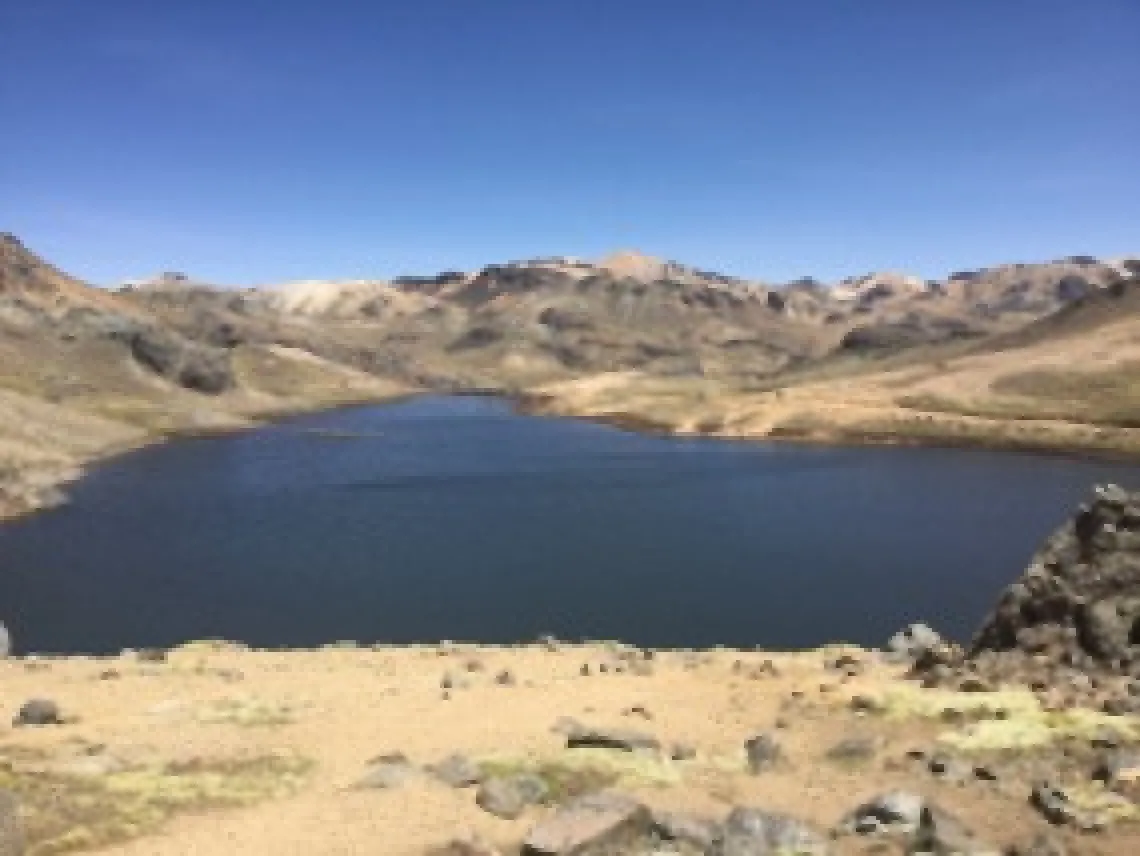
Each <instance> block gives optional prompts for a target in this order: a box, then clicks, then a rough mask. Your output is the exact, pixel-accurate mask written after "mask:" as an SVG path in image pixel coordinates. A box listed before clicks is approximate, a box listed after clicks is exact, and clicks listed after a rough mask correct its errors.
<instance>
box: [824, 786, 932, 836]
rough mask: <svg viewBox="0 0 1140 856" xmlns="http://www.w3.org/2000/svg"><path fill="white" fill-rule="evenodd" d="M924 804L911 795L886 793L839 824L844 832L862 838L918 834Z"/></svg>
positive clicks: (916, 796)
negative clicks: (865, 836)
mask: <svg viewBox="0 0 1140 856" xmlns="http://www.w3.org/2000/svg"><path fill="white" fill-rule="evenodd" d="M925 808H926V800H925V799H923V797H922V796H920V795H919V794H915V793H911V792H910V791H887V792H886V793H884V794H879V795H878V796H875V797H872V798H871V799H869V800H867V801H866V802H864V803H862V804H860V805H859V806H858V807H857V808H856V809H855V810H854V811H852V812H851V813H850V814H849V815H848V816H847V817H846V818H845V819H844V820H843V822H842V823H841V824H840V829H841V830H842V831H844V832H857V833H859V834H861V835H867V834H872V833H880V832H886V833H904V834H907V835H909V834H912V833H914V832H917V831H918V826H919V824H920V823H921V822H922V812H923V809H925Z"/></svg>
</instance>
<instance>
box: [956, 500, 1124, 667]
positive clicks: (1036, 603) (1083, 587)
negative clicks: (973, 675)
mask: <svg viewBox="0 0 1140 856" xmlns="http://www.w3.org/2000/svg"><path fill="white" fill-rule="evenodd" d="M1010 651H1013V652H1018V653H1021V654H1028V655H1035V654H1039V655H1043V656H1042V657H1041V659H1042V660H1050V661H1052V662H1060V663H1069V664H1073V665H1075V666H1078V667H1084V666H1093V667H1097V668H1102V669H1108V670H1113V671H1118V672H1120V671H1124V670H1125V669H1126V668H1127V667H1128V666H1129V665H1130V664H1132V663H1140V493H1136V494H1131V493H1128V492H1127V491H1125V490H1123V489H1121V488H1119V487H1117V486H1115V485H1104V486H1100V487H1097V488H1096V489H1094V491H1093V496H1092V499H1091V501H1090V502H1089V503H1088V504H1086V505H1084V506H1082V507H1081V508H1080V509H1079V510H1078V511H1077V513H1076V514H1075V515H1074V516H1073V517H1072V518H1071V519H1070V520H1069V521H1067V522H1066V523H1065V524H1064V525H1063V526H1062V527H1061V528H1060V529H1058V530H1057V531H1056V532H1054V533H1053V534H1052V535H1051V536H1050V537H1049V538H1048V540H1046V542H1045V544H1044V545H1043V546H1042V547H1041V549H1040V550H1039V551H1038V552H1037V554H1036V555H1035V556H1034V557H1033V559H1032V561H1031V562H1030V565H1029V568H1028V569H1027V570H1026V571H1025V572H1024V573H1023V574H1022V576H1021V577H1020V578H1019V579H1018V580H1016V581H1015V582H1014V583H1012V584H1011V585H1010V586H1009V587H1008V588H1007V589H1006V590H1005V591H1004V592H1003V593H1002V595H1001V597H1000V598H999V600H998V603H997V605H996V606H995V608H994V609H993V611H992V612H991V613H990V614H989V615H988V616H987V617H986V619H985V621H984V622H983V623H982V626H981V628H980V629H979V630H978V632H977V634H976V635H975V637H974V640H973V643H972V646H971V650H970V657H971V658H977V657H979V656H980V655H982V654H984V653H986V652H1010Z"/></svg>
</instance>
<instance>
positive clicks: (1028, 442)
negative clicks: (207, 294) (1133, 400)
mask: <svg viewBox="0 0 1140 856" xmlns="http://www.w3.org/2000/svg"><path fill="white" fill-rule="evenodd" d="M435 395H443V396H457V397H478V398H498V399H501V400H503V401H505V402H507V403H508V404H509V405H510V406H511V408H512V409H513V410H514V411H515V412H516V413H519V414H521V415H525V416H541V417H544V418H552V419H576V420H581V421H585V422H593V423H595V424H599V425H606V426H609V427H612V428H617V429H620V430H623V431H629V432H633V433H637V434H643V435H647V436H658V437H675V438H678V439H684V438H700V439H708V440H722V441H727V442H740V443H771V444H780V445H785V444H786V445H793V446H810V447H820V448H836V449H844V448H847V449H850V448H879V447H886V448H889V447H899V448H935V449H938V448H944V449H961V450H970V449H977V450H981V451H993V452H1006V453H1011V454H1024V455H1040V456H1047V457H1051V458H1061V459H1068V460H1075V461H1097V462H1109V463H1120V464H1134V463H1136V462H1137V461H1140V450H1137V451H1130V450H1126V449H1115V448H1100V447H1095V446H1092V445H1089V444H1082V443H1080V442H1077V441H1075V440H1072V441H1069V442H1063V441H1058V442H1049V441H1041V440H1036V439H1028V438H1016V437H1013V436H1010V435H1009V434H1004V435H1003V434H1001V433H999V432H992V433H988V434H978V435H970V436H953V435H951V434H948V433H942V434H933V435H931V434H927V435H923V434H920V433H915V432H908V431H906V430H903V429H904V428H905V426H898V429H897V430H880V431H876V432H868V431H863V430H859V429H857V428H855V429H852V428H845V427H843V426H839V425H836V426H832V427H830V428H823V429H819V428H817V429H815V430H813V431H811V432H805V433H802V434H795V433H784V432H778V431H774V432H770V433H767V434H757V433H749V432H744V431H741V432H732V431H715V430H708V431H694V430H689V429H686V428H684V427H682V426H680V425H678V424H677V423H676V422H670V421H668V420H665V419H660V418H655V417H653V416H650V415H646V414H643V413H638V412H632V411H607V412H591V411H590V410H589V409H586V408H575V405H574V403H573V402H568V401H565V400H562V399H560V398H559V397H558V396H552V395H548V394H542V393H530V392H525V391H524V392H517V391H515V392H512V391H508V390H502V391H497V390H493V389H487V388H473V389H470V390H447V391H436V390H431V389H413V390H407V391H404V392H400V393H395V394H390V395H384V396H379V397H375V398H371V397H368V398H362V399H359V400H351V401H338V402H335V403H332V404H329V403H325V402H321V403H314V404H313V406H298V407H286V408H276V409H266V410H262V411H257V412H254V413H250V414H248V417H249V421H248V422H244V423H234V424H227V425H211V426H182V427H177V428H174V429H171V430H168V431H164V432H161V433H156V434H149V435H146V434H144V435H141V436H139V437H138V438H137V439H134V440H131V441H126V442H118V443H112V444H109V445H108V446H106V447H103V448H101V449H99V450H98V451H96V452H95V453H94V454H92V455H90V456H87V457H85V458H83V459H80V460H77V461H74V462H70V463H69V464H63V465H54V466H50V467H45V466H43V465H40V464H30V465H28V466H27V467H26V468H25V469H24V470H23V471H21V469H20V468H19V467H13V468H10V470H9V472H7V473H4V474H2V476H3V477H2V478H0V526H2V525H4V523H6V522H9V521H13V520H17V519H20V518H22V517H27V516H30V515H34V514H37V513H41V512H46V511H51V510H52V509H54V508H58V507H60V506H64V505H66V504H67V503H68V501H69V498H68V495H67V492H66V490H65V489H66V487H67V486H68V485H71V484H74V483H75V482H77V481H79V480H81V479H82V478H84V477H85V476H86V475H87V474H88V473H90V472H91V470H92V469H93V468H95V467H98V466H99V465H101V464H103V463H105V462H107V461H109V460H112V459H114V458H117V457H119V456H122V455H125V454H129V453H130V452H134V451H138V450H140V449H145V448H149V447H152V446H155V445H159V444H164V443H167V442H176V441H178V440H180V439H189V438H195V437H212V436H219V437H223V436H229V435H233V434H237V433H244V432H249V431H256V430H258V429H260V428H264V427H267V426H271V425H280V424H287V423H288V422H290V421H293V420H296V419H304V418H305V417H308V416H315V415H318V414H322V413H335V412H337V411H340V410H353V409H358V408H368V407H377V406H389V405H396V404H400V403H401V402H404V401H408V400H411V399H415V398H422V397H425V396H435ZM692 418H697V417H695V416H694V417H690V419H692ZM697 421H698V423H699V418H697ZM1088 427H1095V426H1088ZM6 496H15V497H16V500H15V501H14V502H12V501H9V502H8V503H5V501H4V500H5V498H6Z"/></svg>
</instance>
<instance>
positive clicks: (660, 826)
mask: <svg viewBox="0 0 1140 856" xmlns="http://www.w3.org/2000/svg"><path fill="white" fill-rule="evenodd" d="M653 834H654V835H655V836H656V837H657V838H659V839H661V840H662V841H670V842H676V843H678V844H682V845H689V846H690V847H693V848H695V849H696V850H698V851H699V852H701V853H705V852H707V851H708V850H710V849H711V848H712V846H713V845H714V844H715V843H716V841H717V839H718V838H720V824H719V823H717V822H716V821H715V820H709V819H708V818H706V817H699V816H697V815H693V814H681V813H679V812H654V814H653Z"/></svg>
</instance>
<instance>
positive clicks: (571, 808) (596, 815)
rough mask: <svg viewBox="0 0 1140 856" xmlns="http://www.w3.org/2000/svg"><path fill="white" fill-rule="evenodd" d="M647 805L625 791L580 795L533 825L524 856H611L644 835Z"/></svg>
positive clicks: (647, 829) (524, 846) (647, 823)
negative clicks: (626, 794)
mask: <svg viewBox="0 0 1140 856" xmlns="http://www.w3.org/2000/svg"><path fill="white" fill-rule="evenodd" d="M650 822H651V818H650V814H649V810H648V809H646V808H645V806H643V805H641V804H640V803H638V802H637V801H636V800H634V799H631V798H630V797H627V796H625V795H623V794H616V793H598V794H589V795H587V796H583V797H578V798H577V799H575V800H572V801H571V802H568V803H566V804H565V805H564V806H562V807H561V808H559V809H558V810H557V811H556V812H555V813H554V814H553V815H551V816H550V817H548V818H547V819H545V820H543V821H542V822H541V823H539V824H538V825H537V826H535V827H534V829H532V830H531V831H530V833H529V834H528V835H527V837H526V840H525V841H524V842H523V846H522V854H524V856H609V854H615V853H624V852H629V851H628V850H627V849H625V848H628V847H631V846H632V845H634V844H635V843H636V842H638V841H639V840H640V839H644V838H645V837H646V836H647V834H648V832H649V829H650Z"/></svg>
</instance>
